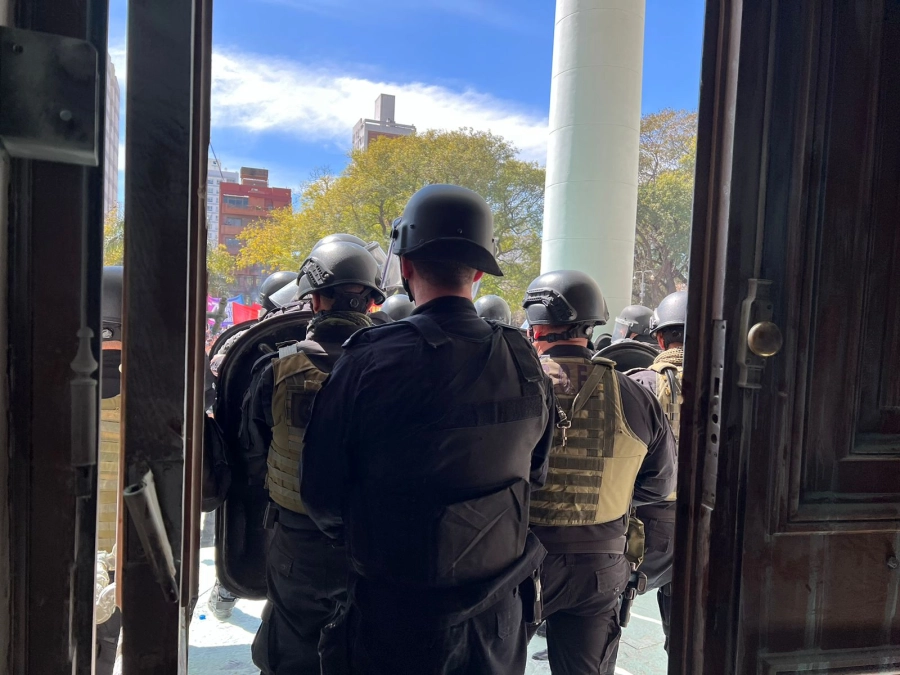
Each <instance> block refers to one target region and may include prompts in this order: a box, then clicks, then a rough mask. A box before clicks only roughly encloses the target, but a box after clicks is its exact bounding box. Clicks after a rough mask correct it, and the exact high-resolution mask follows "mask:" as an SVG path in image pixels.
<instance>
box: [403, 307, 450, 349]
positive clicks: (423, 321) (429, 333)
mask: <svg viewBox="0 0 900 675" xmlns="http://www.w3.org/2000/svg"><path fill="white" fill-rule="evenodd" d="M400 321H406V322H407V323H410V324H412V325H413V327H414V328H415V329H416V331H418V333H419V335H421V336H422V339H423V340H425V342H427V343H428V346H429V347H431V348H432V349H437V348H438V347H440V346H441V345H445V344H447V343H449V342H450V338H448V337H447V334H446V333H445V332H444V329H443V328H441V327H440V325H439V324H438V322H437V321H435V320H434V319H432V318H431V317H430V316H426V315H425V314H411V315H410V316H408V317H406V318H405V319H400Z"/></svg>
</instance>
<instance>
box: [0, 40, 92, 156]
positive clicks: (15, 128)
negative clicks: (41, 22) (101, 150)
mask: <svg viewBox="0 0 900 675" xmlns="http://www.w3.org/2000/svg"><path fill="white" fill-rule="evenodd" d="M98 92H99V87H98V77H97V50H96V49H95V48H94V46H93V45H92V44H91V43H89V42H86V41H85V40H78V39H76V38H70V37H63V36H61V35H51V34H50V33H39V32H37V31H30V30H23V29H19V28H9V27H4V26H0V146H2V147H3V148H4V149H5V150H6V152H8V153H9V156H10V157H17V158H20V159H40V160H45V161H48V162H61V163H64V164H80V165H83V166H97V163H98V161H97V143H98V139H99V137H100V131H101V130H98V128H97V126H98V125H97V111H98V105H100V102H99V96H98Z"/></svg>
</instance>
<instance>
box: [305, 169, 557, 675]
mask: <svg viewBox="0 0 900 675" xmlns="http://www.w3.org/2000/svg"><path fill="white" fill-rule="evenodd" d="M492 234H493V222H492V216H491V212H490V209H489V207H488V205H487V203H486V202H485V201H484V200H483V199H482V198H481V197H480V196H479V195H477V194H476V193H474V192H472V191H470V190H466V189H464V188H461V187H456V186H452V185H430V186H428V187H425V188H423V189H421V190H419V191H418V192H417V193H416V194H415V195H413V197H412V198H411V199H410V201H409V203H408V204H407V205H406V209H405V210H404V212H403V216H402V218H400V219H398V220H397V221H395V223H394V227H393V231H392V239H393V243H392V247H391V248H392V251H393V253H396V254H397V255H399V259H400V267H401V270H402V278H403V280H402V283H403V286H405V288H406V290H407V292H408V293H409V296H410V298H411V299H413V300H414V301H415V302H416V310H415V311H414V312H413V314H412V315H411V316H410V317H409V318H407V319H405V320H403V321H398V322H396V323H392V324H389V325H386V326H377V327H374V328H371V329H369V330H363V331H360V332H358V333H356V334H355V335H354V336H353V337H352V338H351V339H350V340H348V342H347V344H346V345H345V347H344V355H343V357H342V358H341V360H340V361H339V362H338V364H337V365H336V367H335V369H334V370H333V371H332V373H331V376H330V377H329V379H328V381H327V382H326V383H325V386H324V387H323V388H322V390H321V391H320V392H319V394H318V396H317V398H316V402H315V406H314V408H313V414H312V419H311V421H310V424H309V427H308V428H307V433H306V441H307V445H306V449H305V451H304V454H303V460H302V479H301V491H302V493H303V498H304V501H305V504H306V506H307V510H308V512H309V515H310V516H311V517H312V519H313V520H314V521H315V522H316V524H317V525H318V526H319V527H320V528H322V530H323V531H324V532H325V533H326V534H328V535H329V536H332V537H340V536H341V534H342V533H344V536H345V537H346V540H347V548H348V552H349V554H350V558H351V565H352V569H353V576H354V578H353V581H352V584H353V585H352V590H351V594H350V604H349V608H348V611H347V612H346V613H345V614H344V616H343V617H342V620H341V621H340V622H339V623H337V624H335V625H334V626H332V627H331V628H330V629H329V638H330V639H329V640H326V641H325V642H324V643H323V649H324V652H323V660H322V669H323V670H322V672H323V673H324V674H325V675H331V674H332V673H345V672H351V673H354V674H358V675H373V674H385V675H387V674H390V675H405V674H410V675H413V674H414V675H420V674H424V673H428V674H429V675H436V674H442V673H458V674H459V675H463V674H466V675H468V674H471V673H517V674H520V673H523V672H524V670H525V659H526V643H525V638H526V635H525V625H524V623H523V618H524V619H525V620H528V621H534V620H536V619H537V617H536V616H534V612H535V604H536V603H535V593H534V592H535V590H536V576H537V575H536V570H537V569H538V567H539V565H540V562H541V559H542V558H543V555H544V551H543V548H542V547H541V546H540V544H539V542H538V541H537V540H536V538H535V537H534V536H533V535H531V534H529V533H528V523H527V507H528V502H529V493H530V490H531V488H532V487H533V486H538V485H541V484H542V483H543V479H544V475H545V473H546V470H547V469H546V462H547V453H548V452H549V449H550V441H551V439H552V434H553V426H552V421H553V420H552V418H551V414H550V411H551V410H552V389H551V388H550V386H549V383H548V381H547V380H546V378H545V377H544V375H543V373H542V371H541V368H540V364H539V362H538V360H537V358H536V355H535V353H534V350H533V349H531V347H530V346H529V345H528V342H527V341H526V340H525V339H524V338H523V337H522V335H521V334H520V333H519V331H518V330H517V329H515V328H512V327H506V326H501V325H499V324H489V323H487V322H486V321H483V320H481V319H479V318H478V315H477V314H476V312H475V306H474V305H473V303H472V299H471V298H472V286H473V283H474V282H476V281H477V280H479V279H480V278H481V277H482V275H483V274H484V273H488V274H493V275H500V274H502V272H501V271H500V268H499V266H498V264H497V261H496V260H495V258H494V255H493V251H494V247H493V239H492ZM520 587H521V588H520ZM326 657H327V658H326Z"/></svg>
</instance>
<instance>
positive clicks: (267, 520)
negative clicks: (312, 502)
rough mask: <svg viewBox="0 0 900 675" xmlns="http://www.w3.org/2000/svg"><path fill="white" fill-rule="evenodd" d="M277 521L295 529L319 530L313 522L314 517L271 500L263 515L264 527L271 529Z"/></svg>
mask: <svg viewBox="0 0 900 675" xmlns="http://www.w3.org/2000/svg"><path fill="white" fill-rule="evenodd" d="M275 523H278V524H280V525H283V526H284V527H290V528H293V529H295V530H310V531H312V532H318V531H319V528H318V526H317V525H316V524H315V523H314V522H313V519H312V518H310V517H309V516H307V515H306V514H304V513H297V512H296V511H291V510H290V509H288V508H285V507H284V506H279V505H278V504H276V503H275V502H273V501H269V503H268V504H267V505H266V512H265V515H263V527H264V528H265V529H267V530H271V529H273V528H274V527H275Z"/></svg>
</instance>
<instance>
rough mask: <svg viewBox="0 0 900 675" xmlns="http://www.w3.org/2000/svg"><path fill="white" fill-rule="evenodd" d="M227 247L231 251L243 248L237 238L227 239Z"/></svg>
mask: <svg viewBox="0 0 900 675" xmlns="http://www.w3.org/2000/svg"><path fill="white" fill-rule="evenodd" d="M225 246H227V247H228V249H229V250H231V249H237V248H240V247H241V242H240V241H238V238H237V237H225Z"/></svg>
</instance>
